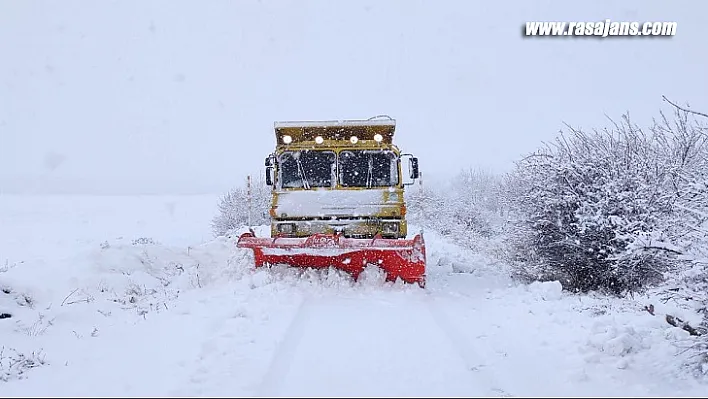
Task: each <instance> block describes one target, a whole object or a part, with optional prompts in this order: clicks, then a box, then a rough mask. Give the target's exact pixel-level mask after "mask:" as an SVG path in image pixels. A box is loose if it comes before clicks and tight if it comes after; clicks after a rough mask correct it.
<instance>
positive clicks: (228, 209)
mask: <svg viewBox="0 0 708 399" xmlns="http://www.w3.org/2000/svg"><path fill="white" fill-rule="evenodd" d="M270 201H271V192H270V187H269V186H267V185H266V184H265V179H264V178H263V177H261V176H259V177H257V178H253V179H252V180H251V195H250V213H249V195H248V187H247V183H246V182H244V183H243V185H241V186H238V187H234V188H233V189H231V190H229V191H228V192H227V193H225V194H224V195H223V196H222V197H221V198H220V200H219V203H218V205H217V206H218V213H217V215H216V216H214V218H213V219H212V223H211V227H212V231H213V233H214V235H215V236H217V237H218V236H223V235H226V234H228V233H229V232H231V231H233V230H235V229H239V228H241V227H244V226H246V225H247V224H248V223H249V217H250V223H251V225H254V226H255V225H262V224H268V223H270V214H269V210H270Z"/></svg>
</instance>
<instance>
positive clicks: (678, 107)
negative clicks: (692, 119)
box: [661, 96, 708, 118]
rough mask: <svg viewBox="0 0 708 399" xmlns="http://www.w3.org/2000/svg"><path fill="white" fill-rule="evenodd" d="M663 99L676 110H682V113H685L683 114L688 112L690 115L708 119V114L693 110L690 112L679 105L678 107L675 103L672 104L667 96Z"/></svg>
mask: <svg viewBox="0 0 708 399" xmlns="http://www.w3.org/2000/svg"><path fill="white" fill-rule="evenodd" d="M661 98H663V99H664V101H666V102H667V103H669V104H671V105H673V106H674V107H675V108H676V109H679V110H681V111H683V112H687V113H689V114H693V115H698V116H702V117H704V118H708V114H704V113H703V112H698V111H693V110H690V109H686V108H683V107H681V106H679V105H676V104H675V103H673V102H671V100H669V99H668V98H666V96H661Z"/></svg>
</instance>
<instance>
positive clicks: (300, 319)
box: [255, 297, 312, 397]
mask: <svg viewBox="0 0 708 399" xmlns="http://www.w3.org/2000/svg"><path fill="white" fill-rule="evenodd" d="M311 308H312V299H310V298H309V297H305V298H304V299H303V301H302V302H301V303H300V306H299V307H298V310H297V313H295V316H293V319H292V321H291V322H290V326H289V327H288V329H287V330H286V332H285V334H284V337H283V340H282V341H280V344H279V345H278V346H277V348H276V350H275V353H274V354H273V358H272V359H271V362H270V366H269V367H268V371H266V373H265V375H264V376H263V379H262V380H261V383H260V386H259V388H258V390H257V393H256V395H255V396H257V397H273V396H276V395H277V394H278V393H279V392H280V384H281V382H282V380H283V376H284V375H286V374H287V373H288V371H289V370H290V366H291V364H292V361H293V358H294V355H295V350H296V349H297V344H298V342H299V341H300V340H301V339H302V336H303V334H304V331H305V325H306V324H307V320H308V319H309V318H310V316H311V313H312V312H311Z"/></svg>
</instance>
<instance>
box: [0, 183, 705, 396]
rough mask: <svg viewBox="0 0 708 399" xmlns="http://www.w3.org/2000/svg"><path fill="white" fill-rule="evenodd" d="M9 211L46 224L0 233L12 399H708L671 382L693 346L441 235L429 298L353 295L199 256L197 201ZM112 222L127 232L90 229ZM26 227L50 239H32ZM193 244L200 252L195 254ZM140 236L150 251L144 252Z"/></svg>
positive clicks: (326, 281) (366, 286)
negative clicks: (521, 279)
mask: <svg viewBox="0 0 708 399" xmlns="http://www.w3.org/2000/svg"><path fill="white" fill-rule="evenodd" d="M102 200H103V202H101V201H102ZM0 201H2V204H0V205H3V206H0V218H2V220H10V219H11V218H9V217H8V214H9V213H10V212H12V210H13V209H14V210H17V209H23V208H22V207H23V206H35V207H37V209H38V210H39V211H37V212H30V211H29V209H26V210H25V212H14V213H12V215H11V216H13V218H14V221H15V223H17V224H18V225H19V227H18V228H17V229H13V228H11V227H10V228H8V227H7V226H8V225H7V224H5V225H3V230H0V233H2V235H1V236H0V254H2V255H0V256H3V257H4V259H1V260H2V261H3V262H5V260H7V262H5V263H6V265H7V266H5V267H4V269H2V270H3V272H2V273H0V285H1V286H2V288H3V291H2V292H0V312H9V313H11V314H12V318H9V319H3V320H0V336H1V337H2V339H3V343H2V345H3V346H5V348H6V349H9V348H12V349H13V350H15V351H16V352H13V353H16V354H15V355H11V356H9V355H8V353H9V352H7V351H6V352H4V353H5V354H4V355H3V356H4V357H3V356H0V377H2V378H1V379H0V392H2V393H3V394H4V395H7V396H48V395H51V396H67V395H73V396H76V395H80V396H95V395H99V396H122V395H130V396H142V395H150V396H291V397H292V396H330V395H331V396H335V397H336V396H453V395H454V396H598V395H602V396H637V395H641V396H647V395H651V396H666V395H674V396H675V395H684V396H686V395H694V396H702V395H703V394H704V392H706V387H705V386H700V385H698V384H697V383H696V382H695V381H693V380H691V379H690V378H688V377H686V373H682V371H681V370H680V368H679V367H677V366H676V360H675V359H676V358H677V357H676V356H677V355H678V354H679V352H680V349H679V348H678V347H677V346H676V345H675V344H676V343H681V342H689V341H688V340H689V337H687V336H686V334H685V332H682V331H681V330H679V329H676V328H672V327H670V326H667V325H666V323H665V322H664V321H663V320H661V318H660V317H652V316H650V315H649V314H648V313H647V312H644V311H642V310H641V308H642V306H643V303H641V302H636V303H633V302H631V301H617V300H611V299H607V298H599V297H592V296H571V295H567V294H564V293H562V292H561V291H560V285H559V284H558V283H557V282H549V283H543V284H539V283H535V284H532V285H517V284H512V282H511V281H510V279H509V278H508V277H507V276H508V274H507V271H506V270H505V269H504V268H503V267H502V266H501V265H499V264H496V263H495V262H493V261H492V260H490V259H487V258H485V257H483V256H481V255H480V254H476V253H472V252H470V251H467V250H465V249H462V248H460V247H458V246H456V245H455V244H453V243H452V242H450V241H449V240H448V239H446V238H444V237H441V236H439V235H436V234H434V233H432V232H426V242H427V245H428V262H429V278H428V287H427V289H425V290H422V289H420V288H418V287H417V286H404V285H400V284H397V285H392V284H384V283H383V282H382V281H381V279H382V276H381V275H379V274H377V273H376V271H375V270H370V273H367V274H366V275H365V276H364V277H365V278H363V279H362V281H360V282H357V283H353V282H352V281H351V280H350V279H348V278H347V277H346V276H344V275H342V274H340V273H334V272H332V273H327V272H325V273H313V272H305V273H304V274H300V273H299V272H298V271H296V270H292V269H273V270H256V271H254V270H252V269H251V268H250V267H249V264H248V261H249V255H248V251H241V250H237V249H236V248H235V247H234V242H233V240H226V239H219V240H203V242H202V243H201V244H199V238H200V237H203V236H204V235H205V231H204V230H205V229H204V226H203V225H205V224H208V223H207V222H205V220H204V215H205V214H207V213H208V212H206V211H205V209H211V207H212V206H213V203H214V199H213V198H204V199H203V202H204V203H203V207H204V208H203V209H199V208H197V209H196V211H194V212H193V211H192V209H191V208H194V207H195V204H198V203H199V202H200V200H198V199H195V198H190V199H189V200H188V201H182V202H181V201H180V200H179V199H174V198H172V199H169V200H166V199H161V198H159V197H154V198H143V199H140V200H138V199H131V200H130V201H132V202H135V203H138V202H139V203H141V204H142V205H141V206H139V207H133V208H130V209H125V208H124V204H125V203H126V202H122V201H121V200H120V199H115V198H113V199H110V201H108V200H107V199H101V198H97V199H93V200H90V199H86V198H84V199H82V200H81V201H78V202H77V201H73V200H72V199H65V201H66V202H61V201H62V200H61V199H53V200H52V199H36V198H35V199H33V200H32V201H33V202H30V201H27V200H23V199H14V200H13V199H12V197H5V198H2V197H0ZM51 201H59V202H61V203H60V204H59V205H60V206H57V204H52V203H51ZM92 201H93V202H92ZM72 203H79V204H81V205H80V206H79V205H77V206H78V207H79V208H80V209H81V211H82V212H81V213H79V212H75V213H72V212H71V209H72V205H71V204H72ZM92 203H95V205H94V206H93V207H91V206H87V205H90V204H92ZM23 204H25V205H23ZM27 204H29V205H27ZM51 209H57V210H58V211H57V212H55V213H52V212H51ZM87 209H88V210H90V209H96V210H97V214H96V215H90V214H87V212H88V211H87ZM107 209H109V210H111V213H106V210H107ZM120 210H124V211H125V210H127V211H128V212H123V213H121V212H120ZM3 212H5V213H6V214H3ZM108 215H111V216H108ZM188 215H192V217H193V218H194V220H192V221H190V220H189V218H188ZM38 216H39V217H41V218H43V219H45V220H46V219H48V218H54V219H52V220H51V221H50V222H49V223H46V224H42V223H41V221H40V220H34V219H32V218H34V217H38ZM110 217H115V218H117V219H118V220H119V222H116V224H115V225H112V224H110V220H103V221H102V222H101V223H105V225H104V224H98V223H97V220H98V218H104V219H108V218H110ZM131 218H132V220H135V226H133V228H132V229H130V228H127V227H129V222H128V221H129V220H131ZM28 225H34V226H38V227H39V226H43V227H44V228H43V230H41V231H40V232H39V233H38V234H30V233H31V229H30V228H28V227H27V226H28ZM117 226H122V227H125V228H124V229H123V230H121V229H118V228H117ZM189 226H193V232H194V234H195V235H196V236H193V237H192V241H191V242H194V243H195V244H194V245H190V246H186V245H184V244H183V243H184V242H185V241H186V242H189V238H190V237H189V234H187V232H188V231H189V230H188V229H189ZM13 230H15V231H17V232H19V234H16V235H13ZM38 231H39V230H38ZM102 232H103V233H102ZM145 232H148V233H149V235H148V237H149V238H153V239H154V240H155V242H157V243H151V242H150V241H149V240H141V241H140V242H134V241H133V240H134V239H136V238H139V237H145V236H146V234H145ZM109 234H110V235H109ZM18 237H19V238H18ZM52 237H56V239H55V242H53V241H52ZM33 239H34V241H32V240H33ZM70 248H74V249H73V250H70ZM42 249H43V250H42ZM23 261H24V262H23ZM656 305H657V311H660V310H661V309H660V306H661V304H658V303H657V304H656ZM40 349H41V350H42V353H43V355H44V357H43V358H41V357H37V358H33V357H32V352H33V351H38V350H40ZM18 354H24V355H25V356H26V357H25V358H24V360H22V359H20V358H19V357H18V356H19V355H18ZM13 359H14V360H13ZM18 359H19V360H20V361H16V360H18ZM27 359H35V360H39V359H44V364H43V365H39V367H32V366H36V365H37V363H36V362H35V363H34V364H33V363H31V362H28V360H27ZM3 379H4V380H7V381H5V382H3V381H2V380H3Z"/></svg>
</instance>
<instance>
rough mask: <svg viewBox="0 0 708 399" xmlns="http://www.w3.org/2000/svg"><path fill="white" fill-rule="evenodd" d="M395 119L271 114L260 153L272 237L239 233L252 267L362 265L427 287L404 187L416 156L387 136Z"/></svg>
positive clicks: (419, 237)
mask: <svg viewBox="0 0 708 399" xmlns="http://www.w3.org/2000/svg"><path fill="white" fill-rule="evenodd" d="M395 129H396V121H395V120H394V119H392V118H390V117H388V116H383V117H382V116H378V117H374V118H371V119H366V120H344V121H303V122H275V123H274V130H275V139H276V147H275V151H274V152H273V153H271V154H270V155H268V156H267V157H266V159H265V168H266V170H265V181H266V184H267V185H269V186H272V190H271V192H272V202H271V208H270V216H271V231H270V237H256V234H255V233H254V231H253V230H250V232H247V233H244V234H242V235H241V236H240V237H239V239H238V242H237V246H238V247H240V248H251V249H252V250H253V253H254V260H255V266H256V267H262V266H272V265H287V266H291V267H298V268H319V269H322V268H330V267H331V268H336V269H339V270H343V271H346V272H348V273H349V274H350V275H352V276H353V277H354V279H356V278H358V276H359V274H360V273H361V272H362V271H364V269H365V268H366V267H368V266H375V267H378V268H379V269H381V270H383V271H384V273H385V274H386V280H387V281H396V280H398V279H400V280H402V281H404V282H406V283H411V284H418V285H419V286H420V287H422V288H424V287H425V277H426V264H425V262H426V256H425V243H424V240H423V234H422V232H420V233H418V234H416V235H415V236H414V237H413V238H408V225H407V221H406V203H405V201H404V187H405V186H407V185H410V184H414V182H415V181H416V180H417V179H418V178H419V170H418V159H417V158H416V157H414V156H413V155H412V154H403V153H401V151H400V150H399V149H398V148H397V146H396V145H394V144H393V136H394V133H395Z"/></svg>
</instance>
